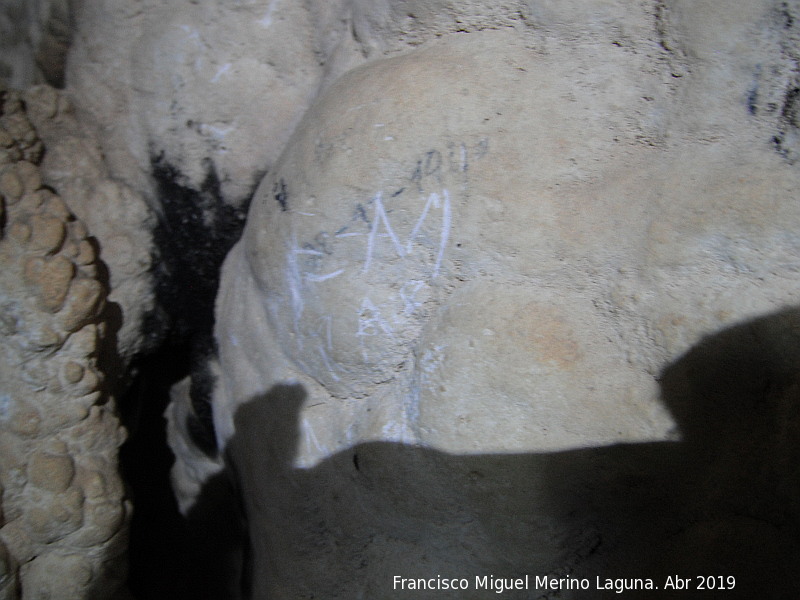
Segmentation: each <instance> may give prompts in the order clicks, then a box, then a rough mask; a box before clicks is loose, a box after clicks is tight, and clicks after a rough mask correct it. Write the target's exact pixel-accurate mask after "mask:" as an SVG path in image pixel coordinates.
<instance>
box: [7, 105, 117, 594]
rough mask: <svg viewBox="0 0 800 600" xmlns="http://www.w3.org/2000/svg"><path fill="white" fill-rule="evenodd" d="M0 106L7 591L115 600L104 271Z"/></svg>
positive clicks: (21, 122) (19, 127) (113, 435)
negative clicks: (103, 353) (102, 363)
mask: <svg viewBox="0 0 800 600" xmlns="http://www.w3.org/2000/svg"><path fill="white" fill-rule="evenodd" d="M0 94H1V95H0V138H2V144H1V145H2V154H0V264H2V265H3V268H2V270H0V337H2V343H0V455H2V460H0V489H2V504H1V505H0V508H1V509H2V511H1V512H0V540H1V541H2V543H1V544H0V564H1V565H2V571H1V572H0V590H1V591H2V593H3V598H19V597H21V598H64V599H66V598H70V599H74V598H110V597H112V596H113V595H114V594H115V593H116V592H117V591H118V589H119V587H120V586H121V585H122V584H123V582H124V577H125V560H124V554H125V551H126V544H127V521H128V516H129V512H130V504H129V501H128V500H126V497H125V491H124V488H123V484H122V481H121V479H120V476H119V472H118V465H117V449H118V448H119V446H120V444H121V443H122V441H123V439H124V431H123V430H122V428H121V427H120V425H119V422H118V420H117V417H116V415H115V412H114V401H113V399H112V398H110V397H109V395H108V392H107V390H105V389H104V387H103V375H102V373H101V372H100V369H99V365H98V355H99V353H100V348H101V346H100V345H101V343H102V340H103V338H104V336H105V331H106V329H105V327H106V324H105V323H104V321H103V309H104V306H105V302H106V290H105V288H104V286H103V285H102V284H101V283H100V281H99V279H98V270H99V268H100V266H101V264H100V262H99V260H98V257H97V253H96V248H95V246H94V245H93V243H92V241H91V236H90V234H89V232H88V230H87V228H86V226H85V224H84V223H83V222H82V221H80V220H78V219H77V218H76V217H75V216H74V215H73V213H72V212H71V211H70V210H69V208H68V207H67V205H66V204H65V202H64V200H63V199H62V198H61V197H60V196H59V195H57V194H56V193H54V192H53V191H52V189H51V188H48V187H45V186H44V185H43V183H42V175H41V173H40V170H39V167H38V166H37V165H36V164H34V162H30V161H38V160H39V155H40V152H39V153H35V152H33V151H32V149H33V148H38V147H40V146H41V142H40V140H39V139H38V137H37V136H36V131H35V129H34V128H33V126H32V125H31V123H30V121H29V120H28V119H27V116H26V114H25V111H24V109H23V103H22V101H21V98H20V96H19V95H18V94H16V93H12V92H5V91H3V92H0ZM20 594H21V595H20Z"/></svg>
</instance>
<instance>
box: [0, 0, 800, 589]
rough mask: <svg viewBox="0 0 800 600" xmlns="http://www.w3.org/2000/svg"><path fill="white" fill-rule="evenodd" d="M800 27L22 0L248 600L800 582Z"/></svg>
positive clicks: (187, 452)
mask: <svg viewBox="0 0 800 600" xmlns="http://www.w3.org/2000/svg"><path fill="white" fill-rule="evenodd" d="M798 15H800V6H798V4H797V3H796V2H782V1H776V0H758V1H744V0H742V1H735V2H731V3H728V4H726V6H725V7H724V8H720V6H719V4H718V3H713V2H710V1H705V0H703V1H699V2H698V1H684V0H670V1H662V0H658V1H655V0H653V1H644V0H641V1H636V2H623V1H621V0H619V1H618V0H602V1H601V0H568V1H566V2H554V1H549V0H536V1H522V0H509V1H506V2H500V3H497V2H487V1H483V0H472V1H469V2H452V1H450V0H412V1H407V2H388V1H384V0H336V1H335V2H322V1H318V0H303V1H300V2H289V1H287V0H239V1H237V2H234V3H230V2H222V1H221V0H191V1H190V0H179V1H175V2H170V3H168V4H165V3H163V2H158V1H156V0H140V1H137V2H131V1H129V0H82V1H80V2H78V1H76V2H60V1H56V0H50V1H49V2H48V1H45V0H40V1H37V2H32V3H15V2H10V3H6V4H5V5H4V7H3V11H2V13H0V17H2V21H0V25H1V26H2V28H3V31H5V32H7V33H8V35H4V36H3V38H2V40H3V41H2V47H1V48H0V78H2V79H3V80H4V81H6V82H7V83H11V84H12V85H13V86H16V87H26V86H29V85H31V84H34V83H40V82H48V83H50V84H51V85H54V86H56V87H64V88H65V89H64V90H63V91H56V90H54V89H52V88H49V87H43V86H40V87H34V88H31V89H29V90H28V91H26V92H25V93H24V94H22V96H21V99H22V102H23V103H22V105H21V106H24V107H25V110H27V114H28V115H29V118H30V120H31V122H32V123H33V125H34V126H35V128H36V130H37V131H38V134H37V135H38V137H36V140H34V139H33V138H31V139H30V140H28V141H26V142H25V143H26V144H30V145H31V148H30V149H29V152H39V153H40V155H37V157H36V162H37V163H38V169H39V171H38V172H39V173H40V176H41V178H42V181H43V183H44V184H45V185H46V186H48V188H49V189H52V190H55V191H56V192H57V193H58V194H59V195H60V197H61V198H62V199H63V201H64V202H65V203H66V205H67V206H68V207H69V210H70V214H74V215H76V216H77V219H79V220H80V221H82V222H84V223H86V224H87V225H88V231H89V232H91V233H90V239H91V240H92V243H93V244H95V246H96V249H97V251H98V252H99V257H100V260H99V261H98V262H97V265H98V268H97V278H98V281H100V282H101V284H102V286H103V289H104V290H105V292H107V294H108V295H107V299H106V302H105V308H104V309H103V311H102V318H101V317H100V316H99V315H96V316H97V317H98V319H100V318H101V320H102V321H103V322H104V323H106V325H105V326H104V335H105V339H106V342H105V345H104V346H102V348H100V349H98V350H96V351H95V354H96V362H97V365H96V369H97V371H98V372H104V373H105V376H106V379H105V381H107V383H106V384H105V388H106V389H105V391H108V392H109V393H110V394H111V396H113V395H115V394H116V395H117V396H119V397H120V399H121V400H120V407H121V417H122V419H123V421H124V422H125V424H126V426H127V428H128V429H129V430H130V431H131V435H132V436H134V439H135V442H136V443H135V444H133V445H130V446H129V449H130V448H135V447H138V448H145V447H146V446H147V444H148V440H150V439H151V438H150V437H149V436H150V435H152V431H153V428H154V426H155V429H158V428H161V430H160V432H159V433H158V435H156V436H155V437H153V438H152V439H153V445H157V444H161V443H163V440H162V441H159V442H156V438H157V437H159V436H161V437H164V438H165V439H168V440H169V445H170V447H171V452H172V453H173V454H174V462H175V464H174V465H173V467H172V485H173V487H174V493H175V496H176V502H177V507H178V509H180V511H181V512H182V513H183V514H184V515H187V517H188V518H189V519H190V520H193V519H196V521H194V522H195V523H200V524H201V525H200V526H199V529H202V528H203V527H205V526H206V525H209V524H211V523H215V524H216V526H217V527H218V529H227V530H229V531H230V532H235V533H236V535H232V536H229V537H226V536H225V535H223V536H222V537H221V538H217V539H224V544H223V545H224V547H225V548H226V550H225V551H224V552H223V550H220V554H223V553H224V554H225V556H220V562H221V563H225V569H224V571H225V573H226V574H227V575H229V576H230V577H231V581H230V582H226V583H224V584H220V589H225V592H224V594H225V595H226V596H228V597H234V596H235V595H236V594H237V593H240V594H241V595H242V596H243V597H256V598H265V597H269V598H281V597H285V598H297V597H370V598H373V597H374V598H382V597H387V598H388V597H396V593H397V591H396V590H394V589H392V586H391V579H390V575H391V574H398V575H401V576H405V577H417V576H418V577H429V576H435V575H436V574H443V575H445V574H448V575H452V576H454V577H462V576H463V577H468V578H471V577H474V576H476V575H483V574H489V573H494V574H496V575H498V576H500V575H505V576H509V577H512V576H517V575H523V574H526V573H529V574H531V575H553V576H561V577H575V578H578V577H583V576H586V577H590V576H595V575H601V576H606V575H607V576H624V575H627V574H628V573H637V574H652V576H653V577H661V575H662V574H664V573H669V572H672V571H675V570H676V569H677V570H678V571H682V570H685V571H686V573H687V576H688V575H689V574H691V573H689V572H690V571H692V572H694V571H697V570H698V569H701V568H708V569H711V570H714V571H715V572H717V571H719V572H720V573H721V572H722V571H725V572H726V573H727V572H730V573H735V574H737V575H740V576H741V579H740V582H741V584H740V586H739V588H738V589H737V591H736V593H737V594H739V593H741V594H743V595H744V597H747V595H754V594H756V593H757V592H759V591H761V592H763V591H764V590H767V591H771V588H770V586H772V585H777V583H776V582H784V583H785V582H786V581H787V577H788V576H787V573H789V572H790V570H791V568H792V566H793V565H794V564H796V563H797V560H798V554H797V541H798V540H797V537H798V524H797V509H798V501H799V500H798V498H799V495H798V489H797V484H796V482H797V475H798V473H797V470H798V463H797V458H798V456H797V454H798V453H797V446H796V443H795V440H796V434H797V429H798V421H797V417H796V416H795V415H796V413H797V410H796V409H797V398H798V397H797V389H798V388H797V367H796V365H797V364H798V363H797V356H796V352H797V350H796V349H797V348H798V347H800V346H798V343H797V342H798V339H797V337H798V335H799V334H798V331H800V328H798V321H797V313H796V306H797V301H796V297H797V293H796V290H797V289H798V285H797V284H798V275H797V273H798V262H797V261H798V259H797V257H798V255H799V254H800V253H799V252H798V250H800V247H799V246H800V241H798V237H797V234H796V232H797V231H798V220H799V219H800V213H799V212H798V209H797V203H796V202H795V201H794V196H795V194H796V189H797V183H798V182H797V178H798V174H797V166H796V160H797V152H798V137H797V129H798V126H799V125H798V118H797V102H798V97H800V94H798V89H799V86H798V75H797V73H798V60H800V51H798V31H800V21H798ZM12 137H13V136H12ZM23 137H24V136H23ZM37 140H39V141H40V142H41V143H42V147H37V146H36V144H37V143H38V142H37ZM8 147H11V146H8ZM6 203H7V204H8V200H6ZM7 214H8V215H11V214H12V213H11V212H9V211H7ZM6 218H7V221H8V219H9V218H10V217H6ZM245 218H246V224H245ZM8 222H10V221H8ZM242 227H244V231H243V234H241V231H242ZM240 234H241V240H239V237H240ZM237 240H239V241H238V243H236V244H235V245H234V243H235V242H237ZM226 255H227V258H225V257H226ZM223 259H225V264H224V268H222V270H221V271H220V268H221V265H222V261H223ZM220 277H221V280H220V279H219V278H220ZM12 279H13V278H12ZM8 285H10V284H8ZM22 335H23V336H24V335H28V336H33V335H34V334H33V333H32V332H30V333H23V334H22ZM93 356H95V355H93ZM9 360H10V359H9ZM53 360H56V359H53ZM92 360H95V359H92ZM54 364H55V363H54ZM93 364H94V363H93ZM170 388H171V389H170ZM59 393H62V392H59ZM64 393H66V392H64ZM109 406H111V405H109ZM143 406H146V407H147V410H144V409H143V408H142V407H143ZM109 410H112V411H113V409H111V408H109ZM162 411H165V415H166V421H167V424H166V425H165V424H164V423H162V422H161V421H160V416H159V413H160V412H162ZM142 415H146V416H144V417H143V416H142ZM143 418H144V419H145V420H146V421H147V422H146V423H143V422H142V419H143ZM165 427H166V432H164V428H165ZM137 432H138V434H137ZM144 432H151V433H144ZM109 435H110V436H111V437H110V438H109V440H110V441H108V442H107V444H109V445H108V448H109V449H110V450H109V452H111V454H109V456H111V455H113V452H114V451H113V448H116V446H117V445H118V443H119V441H120V440H119V438H117V437H114V436H116V435H117V434H116V433H114V434H113V435H112V434H109ZM159 439H160V438H159ZM129 454H130V456H131V458H130V460H131V465H136V463H137V460H139V459H140V458H141V455H137V454H136V453H135V452H130V453H129ZM137 457H138V458H137ZM172 460H173V459H172V458H169V459H168V460H167V462H171V461H172ZM157 462H158V464H159V465H161V466H159V468H161V467H163V464H164V460H163V458H159V459H158V461H157ZM147 464H149V463H147ZM140 466H141V465H140ZM139 471H140V472H141V473H143V476H144V477H145V480H146V479H147V477H148V476H147V468H141V469H139ZM127 472H128V473H130V472H131V469H127ZM4 485H6V484H5V483H4ZM134 487H136V486H134ZM141 489H142V490H143V491H142V492H139V493H140V498H141V494H142V493H144V494H147V493H149V492H148V489H149V488H148V487H147V485H145V487H143V488H141ZM220 489H224V490H227V491H225V492H224V493H223V494H222V496H223V501H221V502H220V496H219V495H218V494H219V490H220ZM115 490H116V488H115ZM230 490H233V492H230ZM117 493H118V492H117V491H114V492H113V493H112V496H111V497H112V498H114V499H115V500H114V501H115V502H122V501H123V498H122V496H114V495H113V494H117ZM229 493H233V494H234V495H233V497H228V496H226V494H229ZM237 496H238V498H237ZM133 497H134V501H135V500H136V498H135V497H136V492H135V490H134V493H133ZM126 501H127V500H126ZM5 503H6V500H5V496H4V505H5ZM142 504H143V505H144V504H145V502H144V501H142ZM148 510H149V509H146V510H144V511H143V514H151V513H148ZM154 510H155V511H158V508H157V507H155V509H154ZM171 510H174V509H171ZM215 515H223V516H222V518H221V520H219V519H217V520H215V519H216V517H215ZM240 517H241V518H242V520H243V522H244V523H245V530H246V535H244V536H243V537H242V539H239V540H238V542H239V544H238V547H234V546H235V545H236V542H237V537H236V536H237V535H238V529H237V527H238V524H234V525H231V522H232V521H236V520H237V519H239V518H240ZM148 518H149V517H148ZM221 522H222V523H225V525H224V526H223V527H219V523H221ZM181 527H182V526H181ZM248 538H249V541H247V540H248ZM197 539H202V538H197ZM195 541H196V540H195ZM206 542H209V540H206ZM229 543H230V544H233V545H231V546H230V547H229ZM198 544H200V545H202V542H198ZM6 546H7V547H8V544H6ZM168 547H172V546H168ZM175 547H176V548H177V547H178V546H175ZM220 548H222V546H220ZM730 548H737V549H739V550H740V551H739V552H738V553H736V552H731V550H730ZM14 552H16V551H12V553H11V555H12V556H17V555H16V554H14ZM145 552H146V551H145ZM25 556H28V555H25ZM159 556H160V555H159ZM205 559H206V560H207V559H208V557H207V556H206V557H205ZM14 561H17V562H25V561H24V560H22V561H20V559H19V558H15V559H13V560H12V563H13V562H14ZM211 562H212V561H208V560H207V562H206V563H203V564H204V565H210V564H211ZM10 564H11V563H10ZM145 564H147V565H149V566H150V565H153V564H154V562H150V563H145ZM92 568H94V567H92ZM146 571H147V568H145V569H139V570H138V571H137V572H143V573H144V575H143V576H145V577H146V576H147V574H146ZM15 572H16V571H15ZM19 572H20V573H22V572H23V571H22V570H20V571H19ZM92 572H94V571H92ZM211 572H213V569H209V570H208V573H207V574H206V575H207V577H210V575H209V574H210V573H211ZM184 575H185V573H184ZM154 577H155V575H154ZM187 578H191V577H190V576H187ZM176 581H183V580H182V579H177V580H176ZM199 581H202V578H200V579H199ZM9 585H10V586H11V587H9V588H8V589H12V588H13V586H14V585H16V584H9ZM178 587H179V586H178ZM201 587H202V584H201V585H198V589H199V588H201ZM473 587H474V586H473ZM154 589H155V588H154ZM175 589H177V588H175ZM234 589H236V590H238V591H236V592H234V591H233V590H234ZM8 593H9V594H14V593H16V591H13V590H12V591H11V592H8ZM52 593H53V594H56V592H52ZM76 593H78V592H76ZM775 593H778V591H777V588H776V592H775ZM541 594H542V595H544V597H551V596H552V597H572V596H570V595H569V594H570V592H568V591H561V592H556V591H552V590H551V591H549V592H548V591H542V592H541ZM559 594H560V596H559ZM598 595H599V593H598ZM9 597H14V596H13V595H11V596H9ZM53 597H57V596H53ZM459 597H476V598H477V597H486V595H485V590H484V591H479V590H475V589H473V590H472V595H469V594H467V595H464V594H463V593H461V594H460V595H459ZM575 597H579V596H578V595H576V596H575ZM648 597H652V596H648Z"/></svg>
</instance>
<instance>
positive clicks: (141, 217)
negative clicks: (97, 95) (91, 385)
mask: <svg viewBox="0 0 800 600" xmlns="http://www.w3.org/2000/svg"><path fill="white" fill-rule="evenodd" d="M24 98H25V102H26V106H27V114H28V115H29V116H30V119H31V121H32V123H33V124H34V126H35V127H36V129H37V131H38V132H39V136H40V138H41V139H42V141H43V142H44V144H45V145H46V147H47V151H46V152H45V153H44V156H43V159H42V163H41V177H42V180H43V182H44V183H45V184H46V185H48V186H50V187H52V188H54V189H57V190H58V192H59V195H60V197H61V198H62V199H63V200H64V201H65V202H66V203H67V204H68V205H69V207H70V210H71V211H72V212H74V213H75V215H76V216H77V217H78V218H79V219H80V220H81V221H82V222H83V223H85V224H86V226H87V227H88V228H89V231H91V233H92V242H91V243H90V242H88V241H87V242H85V243H83V244H82V245H80V247H79V253H78V255H77V257H76V258H75V260H76V261H77V262H78V263H79V264H80V263H82V262H87V261H88V262H89V263H91V262H93V261H94V258H95V253H96V252H98V251H99V252H100V254H101V255H102V257H103V263H104V264H105V265H107V267H108V268H107V273H106V274H105V275H104V277H105V278H107V282H106V283H107V284H108V286H109V291H108V301H109V302H110V303H111V304H112V307H113V309H114V310H113V311H112V312H113V317H112V318H111V319H110V320H109V327H112V328H113V329H114V331H113V335H114V337H115V338H116V347H115V349H114V352H115V353H116V360H117V361H118V363H119V364H118V365H115V367H114V368H115V371H116V372H115V373H114V374H113V375H114V376H115V377H118V376H120V375H121V374H122V373H123V372H124V370H125V368H127V366H128V365H129V364H130V361H131V360H132V359H133V357H134V356H136V355H137V354H138V353H140V352H142V351H144V350H145V349H147V348H148V344H152V342H151V340H149V339H148V338H147V335H146V334H145V332H143V328H144V322H145V319H146V318H147V316H148V314H150V313H152V312H153V311H154V310H155V297H154V286H155V284H154V281H153V274H152V269H151V268H152V265H153V261H154V255H155V248H154V241H153V230H154V227H155V225H156V213H155V212H154V211H153V210H152V209H151V208H150V207H149V206H148V204H147V202H146V201H145V199H144V198H143V197H142V195H141V194H138V193H137V192H135V191H134V190H133V189H131V188H130V187H128V186H127V185H125V184H123V183H121V182H119V181H117V180H115V179H114V178H113V177H112V176H111V173H110V172H109V170H108V167H107V166H106V163H105V161H104V158H103V152H102V150H101V148H100V144H99V143H98V141H97V140H96V139H95V138H94V137H92V135H91V130H90V129H88V128H86V127H84V126H83V125H81V124H80V123H79V122H78V120H77V119H76V116H75V113H74V110H73V107H72V105H71V103H70V102H69V100H68V98H67V95H66V94H64V93H63V92H60V91H58V90H56V89H54V88H52V87H50V86H46V85H40V86H35V87H32V88H30V89H28V90H26V92H25V94H24ZM36 223H39V225H38V226H39V227H40V228H45V227H46V226H47V223H48V222H41V221H37V222H35V223H34V225H36ZM51 227H52V228H53V229H54V231H53V232H51V233H50V237H53V236H54V235H56V233H57V232H58V229H57V226H56V225H51ZM95 244H96V246H97V248H95ZM49 268H50V269H55V268H56V267H55V266H51V267H49ZM74 291H75V300H76V302H77V304H76V305H75V307H72V305H71V306H70V308H69V309H68V310H67V311H65V312H64V315H63V319H62V324H63V325H64V327H66V328H67V329H69V330H72V329H75V328H78V327H79V326H80V325H81V324H82V323H83V321H84V320H85V318H86V315H85V314H82V313H81V310H80V309H79V307H86V306H89V305H91V304H92V302H96V301H97V297H98V294H99V293H100V291H99V288H98V287H97V286H96V284H95V283H89V282H86V283H82V284H81V285H80V286H79V287H77V288H76V289H75V290H74ZM56 301H57V298H54V299H53V302H56Z"/></svg>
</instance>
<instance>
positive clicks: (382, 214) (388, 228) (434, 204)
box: [337, 189, 452, 278]
mask: <svg viewBox="0 0 800 600" xmlns="http://www.w3.org/2000/svg"><path fill="white" fill-rule="evenodd" d="M372 204H373V207H374V216H373V219H372V227H371V228H370V231H369V237H368V238H367V256H366V259H365V260H364V269H363V272H364V273H367V272H369V269H370V266H371V265H372V257H373V254H374V250H375V241H376V239H377V237H378V233H379V231H380V230H381V228H382V229H383V230H385V233H384V234H383V235H384V236H388V238H389V239H390V241H391V242H392V246H393V247H394V250H395V252H396V253H397V256H399V257H400V258H403V257H405V256H407V255H408V254H411V251H412V248H413V244H414V241H415V240H416V239H417V237H418V236H419V233H420V231H421V229H422V226H423V225H424V224H425V221H426V220H427V219H428V214H429V213H430V211H431V209H432V208H433V209H436V210H441V211H442V226H441V233H440V237H439V249H438V253H437V255H436V262H435V264H434V266H433V272H432V276H433V277H434V278H435V277H437V276H438V274H439V269H440V268H441V264H442V258H443V257H444V250H445V248H446V247H447V241H448V239H449V238H450V227H451V225H452V214H451V208H450V194H449V192H448V191H447V190H446V189H445V190H442V196H441V197H440V196H439V194H437V193H436V192H433V193H431V194H430V195H429V196H428V199H427V201H426V202H425V207H424V208H423V209H422V214H421V215H420V217H419V219H418V220H417V222H416V224H415V225H414V228H413V229H412V230H411V233H410V234H409V235H408V238H407V239H406V240H405V244H401V243H400V240H399V239H398V237H397V234H396V233H395V232H394V230H393V229H392V225H391V223H390V222H389V217H388V215H387V214H386V208H385V207H384V206H383V200H382V194H381V193H380V192H379V193H378V194H377V195H376V196H375V199H374V200H373V202H372ZM339 235H343V234H339ZM337 237H338V236H337Z"/></svg>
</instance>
